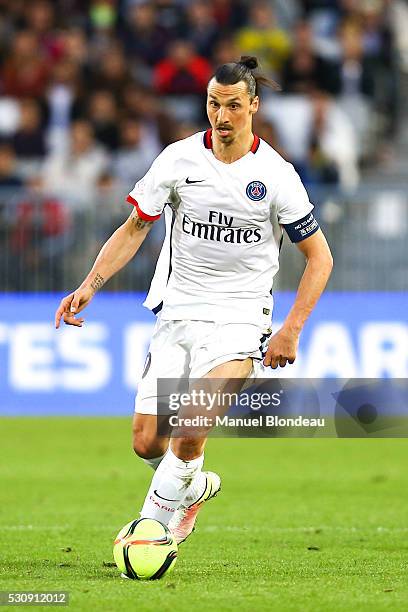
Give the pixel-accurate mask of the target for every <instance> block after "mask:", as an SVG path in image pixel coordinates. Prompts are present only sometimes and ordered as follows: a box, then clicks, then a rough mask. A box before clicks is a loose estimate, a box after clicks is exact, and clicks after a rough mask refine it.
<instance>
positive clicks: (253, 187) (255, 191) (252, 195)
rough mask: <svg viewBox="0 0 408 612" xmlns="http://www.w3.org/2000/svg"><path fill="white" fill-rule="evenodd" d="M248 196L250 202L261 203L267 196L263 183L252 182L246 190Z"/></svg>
mask: <svg viewBox="0 0 408 612" xmlns="http://www.w3.org/2000/svg"><path fill="white" fill-rule="evenodd" d="M246 194H247V196H248V198H249V199H250V200H253V201H254V202H259V200H262V199H263V198H264V197H265V196H266V187H265V185H264V184H263V183H261V181H252V183H249V185H248V187H247V188H246Z"/></svg>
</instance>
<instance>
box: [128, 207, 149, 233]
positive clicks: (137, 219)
mask: <svg viewBox="0 0 408 612" xmlns="http://www.w3.org/2000/svg"><path fill="white" fill-rule="evenodd" d="M130 217H131V219H132V221H133V225H134V226H135V228H136V229H137V230H141V229H144V228H145V227H147V226H149V225H153V221H144V220H143V219H141V218H140V217H139V215H138V214H137V210H136V209H134V210H133V211H132V214H131V215H130Z"/></svg>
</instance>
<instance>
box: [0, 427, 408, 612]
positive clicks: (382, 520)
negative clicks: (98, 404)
mask: <svg viewBox="0 0 408 612" xmlns="http://www.w3.org/2000/svg"><path fill="white" fill-rule="evenodd" d="M1 456H2V461H1V467H0V486H1V505H0V541H1V562H0V579H1V584H0V590H3V591H4V590H26V591H27V590H34V591H44V590H66V591H69V592H70V605H69V607H68V608H64V609H71V610H86V611H88V610H111V611H116V610H121V611H122V610H141V611H145V610H146V611H148V610H152V611H153V610H155V611H157V610H163V611H170V610H171V611H174V610H177V611H178V612H179V611H182V612H184V611H187V610H188V611H191V610H193V609H195V610H197V612H201V611H207V610H208V611H210V610H211V611H217V612H218V611H223V610H242V611H248V612H252V611H262V610H279V611H284V612H285V611H287V610H288V611H289V610H293V611H302V612H304V611H309V610H310V611H313V612H315V611H320V610H321V611H322V612H323V611H324V612H329V611H330V612H331V611H336V610H345V611H346V610H347V611H351V610H352V611H353V612H354V611H355V610H367V611H368V610H370V612H371V611H374V612H376V611H377V610H406V609H407V605H408V603H407V602H408V579H407V561H408V543H407V536H408V524H407V490H408V470H407V469H406V465H407V461H406V457H407V441H406V440H396V439H393V440H338V439H316V440H312V439H309V440H296V439H281V440H265V439H263V440H242V439H241V440H238V439H236V440H231V439H229V440H222V439H213V440H210V442H209V444H208V449H207V455H206V467H207V468H209V469H213V470H216V471H218V472H219V473H220V475H221V476H222V479H223V488H222V491H221V493H220V495H219V496H218V497H217V498H216V499H215V500H213V501H211V502H209V503H208V505H207V506H206V507H205V509H203V511H202V512H201V514H200V517H199V521H198V527H197V530H196V532H195V533H194V534H193V535H192V536H191V538H190V539H189V540H188V541H187V542H186V543H185V544H183V545H182V546H180V550H179V559H178V562H177V565H176V567H175V570H174V572H173V573H172V574H171V575H169V576H167V577H165V578H164V579H163V580H161V581H156V582H137V581H135V582H133V581H126V580H122V579H121V578H120V577H119V574H118V571H117V570H116V568H115V567H113V566H112V540H113V538H114V536H115V535H116V533H117V532H118V531H119V529H120V527H122V526H123V525H124V524H125V523H126V522H127V521H129V520H130V519H132V518H135V517H137V515H138V510H139V508H140V505H141V503H142V501H143V498H144V495H145V492H146V487H147V485H148V483H149V480H150V477H151V471H150V469H149V468H148V467H147V466H146V465H145V464H144V463H143V462H142V461H141V460H139V459H137V458H136V457H135V456H134V455H133V453H132V451H131V449H130V419H123V418H116V419H107V418H106V419H96V418H95V419H91V418H87V419H85V418H83V419H79V418H64V419H63V418H53V419H51V418H44V419H2V421H1Z"/></svg>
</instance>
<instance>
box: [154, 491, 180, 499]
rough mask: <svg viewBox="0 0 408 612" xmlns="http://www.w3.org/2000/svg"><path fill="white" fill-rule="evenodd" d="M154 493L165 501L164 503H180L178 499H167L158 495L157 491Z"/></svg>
mask: <svg viewBox="0 0 408 612" xmlns="http://www.w3.org/2000/svg"><path fill="white" fill-rule="evenodd" d="M153 493H154V494H155V495H157V497H160V499H164V501H169V502H175V501H178V500H177V499H167V497H162V496H161V495H159V494H158V492H157V489H156V490H155V491H153Z"/></svg>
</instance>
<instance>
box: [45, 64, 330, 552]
mask: <svg viewBox="0 0 408 612" xmlns="http://www.w3.org/2000/svg"><path fill="white" fill-rule="evenodd" d="M256 68H257V60H256V58H248V57H243V58H241V60H240V61H238V62H232V63H228V64H225V65H223V66H221V67H220V68H218V69H217V71H216V73H215V75H214V76H213V77H212V78H211V80H210V82H209V84H208V95H207V114H208V119H209V122H210V125H211V128H210V129H208V130H207V131H205V132H201V133H197V134H194V135H193V136H191V137H189V138H186V139H184V140H181V141H179V142H175V143H173V144H171V145H169V146H168V147H167V148H166V149H165V150H164V151H163V152H162V153H161V154H160V155H159V156H158V157H157V159H156V160H155V161H154V163H153V165H152V166H151V168H150V170H149V171H148V172H147V174H146V175H145V177H144V178H142V179H141V180H140V181H139V182H138V183H137V184H136V186H135V187H134V189H133V190H132V191H131V192H130V194H129V196H128V198H127V199H128V202H129V203H130V204H132V205H133V210H132V212H131V214H130V216H129V218H128V219H127V220H126V221H125V222H124V224H123V225H122V226H120V227H119V228H118V229H117V230H116V231H115V233H114V234H113V235H112V236H111V237H110V238H109V240H108V241H107V242H106V243H105V245H104V246H103V247H102V249H101V251H100V253H99V255H98V257H97V259H96V261H95V263H94V265H93V267H92V270H91V271H90V273H89V274H88V276H87V277H86V278H85V280H84V281H83V283H82V284H81V285H80V286H79V288H78V289H76V290H75V291H74V292H73V293H71V294H69V295H68V296H67V297H65V298H64V299H63V300H62V301H61V303H60V306H59V308H58V310H57V312H56V327H57V328H58V327H59V324H60V320H61V319H63V321H64V322H65V323H66V324H68V325H75V326H79V327H80V326H82V324H83V318H77V317H76V315H77V314H78V313H80V312H81V311H82V310H83V309H84V308H85V307H86V306H87V305H88V304H89V302H90V301H91V299H92V298H93V296H94V295H95V293H96V291H98V289H100V288H101V287H102V286H103V285H104V284H105V282H106V281H107V280H108V279H109V278H110V277H111V276H113V275H114V274H115V273H116V272H118V270H120V269H121V268H122V267H123V266H124V265H125V264H127V262H128V261H129V260H130V259H131V258H132V257H133V256H134V255H135V253H136V252H137V250H138V249H139V247H140V245H141V244H142V242H143V240H144V239H145V237H146V235H147V234H148V232H149V230H150V228H151V226H152V224H153V223H154V222H155V221H156V220H157V219H158V218H159V217H160V215H161V214H162V213H163V211H164V214H165V221H166V238H165V241H164V243H163V248H162V251H161V254H160V257H159V260H158V263H157V267H156V272H155V275H154V278H153V280H152V283H151V287H150V291H149V294H148V296H147V299H146V302H145V305H146V306H147V307H149V308H150V309H151V310H152V311H153V312H154V313H156V314H157V315H158V317H157V322H156V327H155V330H154V333H153V336H152V339H151V344H150V349H149V353H148V357H147V360H146V366H145V370H144V373H143V375H142V378H141V380H140V383H139V387H138V394H137V397H136V409H135V416H134V422H133V444H134V450H135V452H136V453H137V454H138V455H139V456H140V457H142V458H143V459H144V460H145V461H146V463H148V464H149V465H150V466H151V467H152V468H153V469H155V473H154V475H153V479H152V482H151V485H150V488H149V490H148V492H147V495H146V499H145V502H144V504H143V507H142V511H141V516H142V517H149V518H153V519H156V520H159V521H161V522H162V523H165V524H167V525H169V527H170V528H171V529H172V531H173V533H174V534H175V536H176V539H177V541H178V542H181V541H184V540H185V539H186V538H187V537H188V536H189V534H190V533H191V532H192V530H193V527H194V523H195V519H196V516H197V513H198V511H199V509H200V508H201V507H202V505H203V502H205V501H207V500H208V499H211V498H212V497H214V495H215V494H216V493H217V492H218V490H219V489H220V478H219V477H218V475H216V474H214V473H213V472H203V471H202V467H203V461H204V454H203V453H204V446H205V441H206V440H205V437H203V436H201V437H194V436H188V435H186V436H181V437H177V438H176V437H173V438H172V439H171V440H170V443H169V440H168V439H167V438H165V437H159V436H158V435H157V417H156V414H157V401H158V400H157V379H159V378H172V379H181V378H202V379H204V380H205V379H207V380H210V379H223V380H230V379H238V381H242V385H243V384H244V382H245V381H246V380H247V379H248V377H250V376H252V375H253V370H254V367H255V366H258V367H259V365H260V362H261V360H262V359H263V366H265V367H269V366H270V367H272V368H274V369H275V368H277V367H278V366H279V367H284V366H285V365H286V364H287V363H293V362H294V360H295V358H296V352H297V346H298V340H299V334H300V332H301V330H302V328H303V325H304V323H305V321H306V319H307V318H308V316H309V314H310V313H311V311H312V309H313V308H314V306H315V304H316V302H317V301H318V299H319V297H320V295H321V293H322V291H323V290H324V287H325V285H326V283H327V280H328V278H329V276H330V272H331V269H332V257H331V254H330V250H329V247H328V245H327V242H326V240H325V238H324V236H323V233H322V231H321V229H320V228H319V225H318V223H317V221H316V220H315V218H314V216H313V212H312V209H313V206H312V204H311V203H310V202H309V198H308V196H307V193H306V191H305V189H304V187H303V185H302V183H301V181H300V179H299V177H298V175H297V174H296V172H295V171H294V169H293V166H292V165H291V164H289V163H287V162H286V161H284V160H283V159H282V158H281V157H280V155H279V154H278V153H276V152H275V151H274V150H273V149H272V148H271V147H270V146H269V145H268V144H267V143H266V142H263V141H262V140H260V139H259V138H258V137H257V136H256V135H254V134H253V133H252V118H253V115H254V114H255V113H256V112H257V111H258V107H259V95H258V87H259V85H260V84H261V83H262V84H264V85H269V86H272V87H273V86H274V85H275V84H274V83H273V82H272V81H269V80H268V79H266V78H265V77H263V76H262V75H259V74H257V72H256ZM283 231H285V232H286V233H287V235H288V236H289V238H290V239H291V241H292V242H294V243H296V245H297V247H298V248H299V249H300V251H301V252H302V253H303V254H304V256H305V258H306V261H307V264H306V267H305V270H304V273H303V276H302V278H301V281H300V284H299V287H298V292H297V295H296V299H295V302H294V304H293V307H292V308H291V310H290V312H289V314H288V316H287V318H286V320H285V322H284V324H283V327H282V328H281V329H280V330H279V331H278V332H277V333H275V334H274V335H272V336H271V332H270V329H269V328H270V322H271V310H272V295H271V294H272V292H271V285H272V279H273V277H274V275H275V274H276V272H277V270H278V257H279V250H280V246H281V242H282V236H283ZM262 338H263V340H265V338H268V345H267V350H266V354H262V353H261V351H260V348H259V346H260V339H262Z"/></svg>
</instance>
